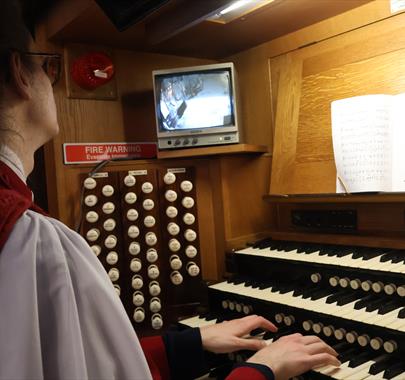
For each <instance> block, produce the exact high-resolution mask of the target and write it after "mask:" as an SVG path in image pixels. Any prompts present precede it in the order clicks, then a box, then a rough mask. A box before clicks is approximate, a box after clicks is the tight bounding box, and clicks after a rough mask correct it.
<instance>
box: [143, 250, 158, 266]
mask: <svg viewBox="0 0 405 380" xmlns="http://www.w3.org/2000/svg"><path fill="white" fill-rule="evenodd" d="M158 257H159V256H158V253H157V251H156V249H155V248H149V249H148V250H147V251H146V260H148V262H150V263H154V262H156V260H157V259H158Z"/></svg>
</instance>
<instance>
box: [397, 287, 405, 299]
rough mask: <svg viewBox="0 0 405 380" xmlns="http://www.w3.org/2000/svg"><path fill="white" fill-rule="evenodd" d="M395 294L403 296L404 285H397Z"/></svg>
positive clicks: (404, 291)
mask: <svg viewBox="0 0 405 380" xmlns="http://www.w3.org/2000/svg"><path fill="white" fill-rule="evenodd" d="M397 294H398V295H399V296H400V297H405V285H401V286H398V288H397Z"/></svg>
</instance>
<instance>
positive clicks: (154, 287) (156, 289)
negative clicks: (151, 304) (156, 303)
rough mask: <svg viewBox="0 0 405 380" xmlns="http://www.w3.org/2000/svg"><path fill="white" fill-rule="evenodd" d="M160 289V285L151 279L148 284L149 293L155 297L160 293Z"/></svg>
mask: <svg viewBox="0 0 405 380" xmlns="http://www.w3.org/2000/svg"><path fill="white" fill-rule="evenodd" d="M160 292H161V289H160V285H159V283H158V282H157V281H152V282H151V283H150V284H149V294H150V295H151V296H153V297H156V296H158V295H159V294H160Z"/></svg>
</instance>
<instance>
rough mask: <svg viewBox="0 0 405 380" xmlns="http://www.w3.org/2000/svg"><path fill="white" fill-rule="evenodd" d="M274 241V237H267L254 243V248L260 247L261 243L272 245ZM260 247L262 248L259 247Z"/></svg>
mask: <svg viewBox="0 0 405 380" xmlns="http://www.w3.org/2000/svg"><path fill="white" fill-rule="evenodd" d="M272 242H273V239H271V238H265V239H261V240H259V241H257V242H256V243H254V244H253V246H252V247H253V248H259V246H261V245H266V244H267V245H270V244H271V243H272ZM259 249H260V248H259Z"/></svg>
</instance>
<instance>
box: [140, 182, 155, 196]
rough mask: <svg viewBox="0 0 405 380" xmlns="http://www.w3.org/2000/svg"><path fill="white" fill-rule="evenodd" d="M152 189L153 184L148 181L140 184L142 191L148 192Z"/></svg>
mask: <svg viewBox="0 0 405 380" xmlns="http://www.w3.org/2000/svg"><path fill="white" fill-rule="evenodd" d="M152 191H153V185H152V184H151V183H150V182H144V183H143V184H142V192H144V193H145V194H149V193H151V192H152Z"/></svg>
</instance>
